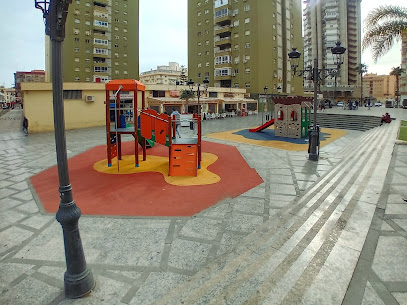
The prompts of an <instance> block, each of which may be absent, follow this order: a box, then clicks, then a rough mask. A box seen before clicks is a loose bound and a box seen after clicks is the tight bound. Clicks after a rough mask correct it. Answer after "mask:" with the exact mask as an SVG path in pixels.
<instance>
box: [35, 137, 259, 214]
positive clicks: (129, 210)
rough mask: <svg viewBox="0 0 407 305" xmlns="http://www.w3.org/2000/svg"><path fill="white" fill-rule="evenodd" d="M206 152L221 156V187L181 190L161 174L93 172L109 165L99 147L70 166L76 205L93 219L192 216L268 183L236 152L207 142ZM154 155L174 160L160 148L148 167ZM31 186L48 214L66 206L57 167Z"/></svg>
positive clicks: (126, 147) (127, 149)
mask: <svg viewBox="0 0 407 305" xmlns="http://www.w3.org/2000/svg"><path fill="white" fill-rule="evenodd" d="M133 145H134V143H133V142H132V141H130V142H125V143H122V154H123V155H131V154H134V146H133ZM202 148H203V152H209V153H213V154H216V155H217V156H218V159H217V160H216V162H214V163H213V164H211V165H209V166H208V170H210V171H212V172H214V173H215V174H217V175H219V176H220V177H221V180H220V181H219V182H218V183H215V184H209V185H192V186H177V185H171V184H168V183H167V182H165V179H164V177H163V175H162V174H161V173H156V172H143V173H135V174H128V175H127V174H126V175H111V174H105V173H100V172H97V171H96V170H94V169H93V165H94V164H95V163H96V162H98V161H100V160H103V159H106V146H105V145H101V146H97V147H94V148H92V149H90V150H88V151H86V152H84V153H81V154H79V155H77V156H75V157H73V158H71V159H69V161H68V166H69V176H70V182H71V185H72V189H73V198H74V201H75V203H76V204H77V205H78V207H79V208H80V209H81V211H82V214H87V215H117V216H118V215H126V216H192V215H194V214H196V213H198V212H200V211H202V210H204V209H206V208H208V207H210V206H212V205H215V204H216V203H218V202H219V201H221V200H223V199H226V198H234V197H236V196H238V195H240V194H242V193H244V192H246V191H248V190H250V189H252V188H253V187H255V186H257V185H259V184H261V183H262V182H263V180H262V178H261V177H260V176H259V175H258V174H257V172H256V171H255V170H254V169H252V168H250V167H249V166H248V164H247V163H246V161H245V160H244V159H243V157H242V156H241V155H240V153H239V151H238V150H237V149H236V148H235V147H233V146H228V145H223V144H217V143H212V142H203V144H202ZM149 155H156V156H163V157H168V147H165V146H163V145H156V146H154V147H153V148H151V149H149V150H147V162H148V157H149ZM106 166H107V164H106ZM140 166H141V164H140ZM198 177H199V170H198ZM193 178H195V177H191V179H193ZM30 180H31V183H32V185H33V187H34V190H35V191H36V193H37V197H38V198H39V200H40V203H41V204H42V205H43V207H44V210H45V211H46V212H48V213H56V212H57V210H58V206H59V202H60V199H59V193H58V185H59V184H58V171H57V167H56V166H54V167H51V168H49V169H47V170H45V171H43V172H41V173H39V174H37V175H35V176H33V177H31V178H30Z"/></svg>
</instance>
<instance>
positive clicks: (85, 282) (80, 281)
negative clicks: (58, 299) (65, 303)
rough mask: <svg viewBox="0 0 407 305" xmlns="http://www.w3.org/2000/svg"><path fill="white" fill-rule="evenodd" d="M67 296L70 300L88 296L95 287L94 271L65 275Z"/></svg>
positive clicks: (87, 270) (66, 273)
mask: <svg viewBox="0 0 407 305" xmlns="http://www.w3.org/2000/svg"><path fill="white" fill-rule="evenodd" d="M64 287H65V296H66V297H67V298H70V299H77V298H81V297H83V296H85V295H86V294H88V293H89V292H90V291H91V290H92V289H93V287H95V280H94V278H93V274H92V271H91V270H89V269H86V270H85V271H84V272H82V273H81V274H78V275H72V274H68V272H65V275H64Z"/></svg>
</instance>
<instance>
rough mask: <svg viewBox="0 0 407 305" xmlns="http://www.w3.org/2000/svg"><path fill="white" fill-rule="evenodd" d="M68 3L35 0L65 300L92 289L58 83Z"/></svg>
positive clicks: (68, 1)
mask: <svg viewBox="0 0 407 305" xmlns="http://www.w3.org/2000/svg"><path fill="white" fill-rule="evenodd" d="M71 2H72V0H46V1H35V7H36V8H38V9H41V10H42V12H43V17H44V19H45V33H46V35H49V36H50V39H51V52H52V95H53V109H54V129H55V144H56V155H57V167H58V178H59V189H58V190H59V195H60V198H61V201H60V204H59V208H58V212H57V214H56V219H57V221H58V222H59V223H60V224H61V226H62V231H63V236H64V246H65V261H66V267H67V270H66V272H65V275H64V288H65V289H64V290H65V295H66V297H68V298H72V299H73V298H80V297H82V296H84V295H86V294H88V293H89V292H90V290H91V289H92V288H93V287H94V286H95V280H94V278H93V274H92V272H91V270H89V269H88V268H87V266H86V260H85V254H84V252H83V248H82V241H81V238H80V234H79V226H78V221H79V218H80V215H81V210H80V209H79V208H78V206H77V205H76V204H75V202H74V200H73V195H72V187H71V184H70V182H69V173H68V160H67V159H68V158H67V152H66V139H65V119H64V100H63V80H62V42H63V41H64V38H65V22H66V18H67V15H68V7H69V4H70V3H71Z"/></svg>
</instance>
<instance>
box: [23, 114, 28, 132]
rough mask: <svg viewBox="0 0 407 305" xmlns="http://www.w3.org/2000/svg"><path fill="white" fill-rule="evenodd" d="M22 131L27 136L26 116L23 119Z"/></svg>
mask: <svg viewBox="0 0 407 305" xmlns="http://www.w3.org/2000/svg"><path fill="white" fill-rule="evenodd" d="M23 132H24V134H25V135H26V136H28V119H27V118H26V117H24V119H23Z"/></svg>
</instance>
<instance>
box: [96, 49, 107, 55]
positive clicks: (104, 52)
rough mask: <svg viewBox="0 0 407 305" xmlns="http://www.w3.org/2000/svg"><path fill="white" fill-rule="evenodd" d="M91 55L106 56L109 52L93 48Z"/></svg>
mask: <svg viewBox="0 0 407 305" xmlns="http://www.w3.org/2000/svg"><path fill="white" fill-rule="evenodd" d="M93 53H94V54H103V55H108V53H109V51H108V50H107V49H100V48H94V49H93Z"/></svg>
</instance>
